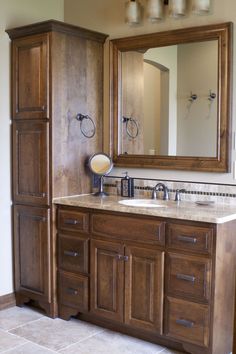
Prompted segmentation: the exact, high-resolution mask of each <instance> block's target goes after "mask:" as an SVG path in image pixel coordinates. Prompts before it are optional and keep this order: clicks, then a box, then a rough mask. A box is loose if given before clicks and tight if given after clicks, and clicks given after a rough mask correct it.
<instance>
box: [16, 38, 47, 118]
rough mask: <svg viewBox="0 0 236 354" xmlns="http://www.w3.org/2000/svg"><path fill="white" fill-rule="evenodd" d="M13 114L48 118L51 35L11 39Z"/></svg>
mask: <svg viewBox="0 0 236 354" xmlns="http://www.w3.org/2000/svg"><path fill="white" fill-rule="evenodd" d="M12 55H13V61H12V63H13V64H12V86H13V92H12V93H13V118H15V119H33V118H36V119H39V118H49V105H48V84H49V65H48V63H49V36H48V34H40V35H36V36H34V37H27V38H21V39H17V40H15V41H13V42H12Z"/></svg>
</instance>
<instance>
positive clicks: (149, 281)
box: [125, 246, 164, 334]
mask: <svg viewBox="0 0 236 354" xmlns="http://www.w3.org/2000/svg"><path fill="white" fill-rule="evenodd" d="M125 260H126V262H125V322H126V323H127V324H129V325H131V326H133V327H138V328H142V329H145V330H150V331H154V332H155V333H159V334H161V333H162V318H163V310H162V309H163V274H164V252H163V251H162V250H155V249H148V248H139V247H134V246H128V247H126V248H125Z"/></svg>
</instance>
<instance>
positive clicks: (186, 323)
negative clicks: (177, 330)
mask: <svg viewBox="0 0 236 354" xmlns="http://www.w3.org/2000/svg"><path fill="white" fill-rule="evenodd" d="M175 322H176V323H177V324H179V325H181V326H184V327H187V328H193V326H194V322H192V321H188V320H184V319H182V318H178V319H177V320H176V321H175Z"/></svg>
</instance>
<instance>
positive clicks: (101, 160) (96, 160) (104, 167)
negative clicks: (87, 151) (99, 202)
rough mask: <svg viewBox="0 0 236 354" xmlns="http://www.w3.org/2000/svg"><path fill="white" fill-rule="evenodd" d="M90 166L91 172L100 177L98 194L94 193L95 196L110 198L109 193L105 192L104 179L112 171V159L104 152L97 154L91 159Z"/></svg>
mask: <svg viewBox="0 0 236 354" xmlns="http://www.w3.org/2000/svg"><path fill="white" fill-rule="evenodd" d="M88 166H89V169H90V171H91V172H92V173H93V174H95V175H96V176H98V177H99V187H98V192H96V193H94V196H99V197H104V196H108V193H106V192H104V190H103V177H104V176H106V175H108V174H109V173H110V172H111V170H112V167H113V163H112V160H111V158H110V157H109V156H108V155H107V154H105V153H103V152H99V153H96V154H94V155H92V156H91V157H90V159H89V162H88Z"/></svg>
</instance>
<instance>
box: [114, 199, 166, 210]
mask: <svg viewBox="0 0 236 354" xmlns="http://www.w3.org/2000/svg"><path fill="white" fill-rule="evenodd" d="M118 203H119V204H122V205H126V206H133V207H145V208H166V207H167V205H165V204H164V203H161V202H160V201H159V200H154V199H124V200H120V201H119V202H118Z"/></svg>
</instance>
